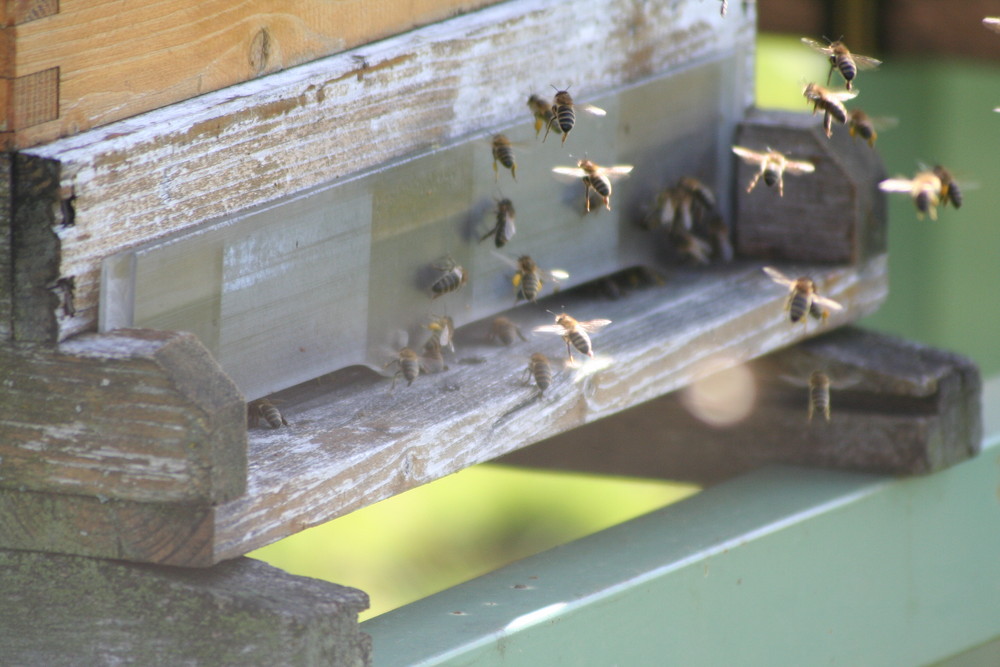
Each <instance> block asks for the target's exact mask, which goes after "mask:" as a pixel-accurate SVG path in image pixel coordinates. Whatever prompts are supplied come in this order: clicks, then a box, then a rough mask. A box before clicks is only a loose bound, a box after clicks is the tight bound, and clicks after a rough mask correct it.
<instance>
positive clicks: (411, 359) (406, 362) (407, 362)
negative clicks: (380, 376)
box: [383, 347, 421, 391]
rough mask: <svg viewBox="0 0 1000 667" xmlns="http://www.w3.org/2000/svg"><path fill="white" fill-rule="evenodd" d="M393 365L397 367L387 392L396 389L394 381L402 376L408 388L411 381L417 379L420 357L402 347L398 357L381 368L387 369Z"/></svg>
mask: <svg viewBox="0 0 1000 667" xmlns="http://www.w3.org/2000/svg"><path fill="white" fill-rule="evenodd" d="M393 364H396V365H397V366H398V367H399V370H398V371H396V374H395V375H393V376H392V386H391V387H389V391H392V390H394V389H395V388H396V380H398V379H399V376H400V375H402V376H403V378H405V379H406V386H407V387H409V386H410V385H411V384H413V381H414V380H416V379H417V377H418V376H419V375H420V367H421V363H420V356H419V355H418V354H417V353H416V352H414V351H413V350H412V349H410V348H408V347H404V348H403V349H401V350H400V351H399V356H398V357H396V358H395V359H392V360H391V361H389V363H387V364H386V365H385V366H383V368H389V367H390V366H392V365H393Z"/></svg>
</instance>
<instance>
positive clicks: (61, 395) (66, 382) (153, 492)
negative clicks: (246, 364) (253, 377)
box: [0, 330, 247, 523]
mask: <svg viewBox="0 0 1000 667" xmlns="http://www.w3.org/2000/svg"><path fill="white" fill-rule="evenodd" d="M0 369H2V370H0V382H2V387H3V391H2V392H0V487H2V488H5V489H20V490H31V491H40V492H50V493H54V494H74V496H80V495H85V496H91V497H95V498H100V499H101V500H108V499H116V500H135V501H144V502H156V503H171V502H175V503H189V504H198V505H208V504H212V503H218V502H222V501H226V500H231V499H233V498H235V497H237V496H239V495H240V494H242V493H243V491H244V490H245V488H246V466H247V460H246V435H245V433H246V428H245V421H246V413H245V405H244V402H243V397H242V396H241V395H240V393H239V391H238V390H237V389H236V387H235V386H234V385H233V384H232V382H231V381H230V380H229V378H228V377H226V376H225V375H224V374H223V373H222V372H221V371H220V370H219V369H218V366H217V365H216V364H215V362H214V361H213V360H212V358H211V357H210V356H209V354H208V353H207V351H206V350H205V348H204V347H203V346H202V345H201V344H200V343H199V342H198V341H197V339H195V337H194V336H192V335H191V334H187V333H177V332H162V331H149V330H142V331H139V330H132V331H117V332H112V333H109V334H105V335H88V336H81V337H78V338H76V339H74V340H72V341H68V342H66V343H63V344H62V345H60V346H58V347H56V348H51V347H41V346H25V345H11V344H9V343H8V344H4V345H2V346H0ZM29 523H32V522H29Z"/></svg>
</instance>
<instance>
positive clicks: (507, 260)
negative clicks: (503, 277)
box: [487, 234, 521, 270]
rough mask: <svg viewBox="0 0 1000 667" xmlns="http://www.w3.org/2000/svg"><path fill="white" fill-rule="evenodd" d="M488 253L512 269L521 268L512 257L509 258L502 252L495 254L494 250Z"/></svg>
mask: <svg viewBox="0 0 1000 667" xmlns="http://www.w3.org/2000/svg"><path fill="white" fill-rule="evenodd" d="M487 236H489V234H487ZM490 252H492V253H493V254H494V255H496V256H497V257H498V258H499V259H500V260H501V261H502V262H503V263H504V264H506V265H507V266H509V267H511V268H512V269H518V270H520V269H521V266H520V265H519V264H518V263H517V260H516V259H514V258H513V257H509V256H507V255H505V254H503V253H502V252H497V251H496V250H491V251H490Z"/></svg>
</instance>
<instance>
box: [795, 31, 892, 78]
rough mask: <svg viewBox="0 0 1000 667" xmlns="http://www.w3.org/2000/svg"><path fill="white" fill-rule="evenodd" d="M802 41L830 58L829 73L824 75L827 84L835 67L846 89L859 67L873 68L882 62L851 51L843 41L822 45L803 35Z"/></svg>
mask: <svg viewBox="0 0 1000 667" xmlns="http://www.w3.org/2000/svg"><path fill="white" fill-rule="evenodd" d="M802 43H803V44H805V45H806V46H809V47H810V48H812V49H814V50H815V51H818V52H819V53H822V54H823V55H825V56H827V57H828V58H829V59H830V73H829V74H827V77H826V83H827V85H829V83H830V77H832V76H833V70H835V69H836V70H837V71H839V72H840V76H842V77H844V82H845V83H846V85H847V89H848V90H851V87H852V82H853V81H854V77H856V76H857V75H858V70H859V69H875V68H876V67H878V66H879V65H881V64H882V61H881V60H876V59H875V58H870V57H869V56H861V55H858V54H856V53H851V52H850V50H848V48H847V47H846V46H845V45H844V43H843V42H841V41H839V40H838V41H836V42H829V44H826V45H824V44H821V43H820V42H817V41H816V40H815V39H809V38H808V37H803V38H802Z"/></svg>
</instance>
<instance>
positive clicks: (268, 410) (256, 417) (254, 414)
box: [247, 398, 288, 428]
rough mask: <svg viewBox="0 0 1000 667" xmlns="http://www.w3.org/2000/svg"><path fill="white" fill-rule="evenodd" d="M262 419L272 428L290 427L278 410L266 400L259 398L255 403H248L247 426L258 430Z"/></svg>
mask: <svg viewBox="0 0 1000 667" xmlns="http://www.w3.org/2000/svg"><path fill="white" fill-rule="evenodd" d="M262 419H263V420H264V422H266V423H267V425H268V426H270V427H271V428H281V427H282V426H288V422H287V421H285V417H284V416H283V415H282V414H281V412H280V411H279V410H278V408H276V407H275V406H274V403H272V402H271V401H269V400H267V399H266V398H258V399H257V400H255V401H250V402H249V403H247V426H249V427H250V428H257V426H259V425H260V421H261V420H262Z"/></svg>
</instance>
